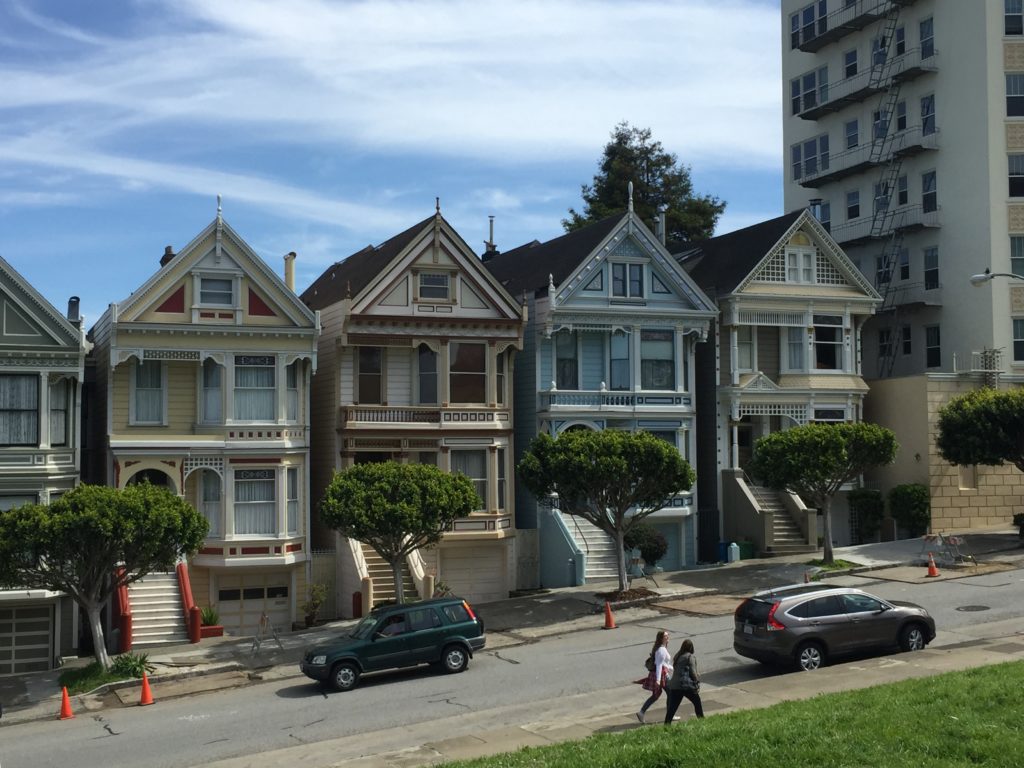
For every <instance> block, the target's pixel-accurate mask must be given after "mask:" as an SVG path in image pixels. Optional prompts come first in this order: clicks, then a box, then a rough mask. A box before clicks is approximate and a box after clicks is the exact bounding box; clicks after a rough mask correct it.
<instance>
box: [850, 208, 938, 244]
mask: <svg viewBox="0 0 1024 768" xmlns="http://www.w3.org/2000/svg"><path fill="white" fill-rule="evenodd" d="M940 213H941V209H936V210H934V211H925V210H924V208H923V207H922V206H920V205H903V206H900V207H898V208H893V209H891V210H889V211H886V212H884V213H879V214H878V216H877V219H878V221H877V222H876V220H875V219H876V217H873V216H863V217H861V218H859V219H854V220H853V221H848V222H846V223H845V224H833V225H832V237H833V238H834V239H835V241H836V242H837V243H839V244H841V245H849V244H852V243H857V242H863V241H865V240H872V239H877V238H883V237H888V236H889V235H891V234H892V233H893V232H894V231H895V230H897V229H903V230H912V229H922V228H929V229H930V228H934V227H941V226H942V220H941V217H940Z"/></svg>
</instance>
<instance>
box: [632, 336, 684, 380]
mask: <svg viewBox="0 0 1024 768" xmlns="http://www.w3.org/2000/svg"><path fill="white" fill-rule="evenodd" d="M640 386H641V388H643V389H675V388H676V356H675V333H674V332H673V331H671V330H649V331H640Z"/></svg>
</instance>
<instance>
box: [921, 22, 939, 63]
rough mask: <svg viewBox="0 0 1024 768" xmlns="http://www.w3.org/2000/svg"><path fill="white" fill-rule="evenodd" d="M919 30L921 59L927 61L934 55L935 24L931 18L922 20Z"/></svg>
mask: <svg viewBox="0 0 1024 768" xmlns="http://www.w3.org/2000/svg"><path fill="white" fill-rule="evenodd" d="M919 29H920V30H921V58H922V59H929V58H931V57H932V56H934V55H935V24H934V21H933V20H932V19H931V17H929V18H927V19H923V20H922V21H921V24H920V26H919Z"/></svg>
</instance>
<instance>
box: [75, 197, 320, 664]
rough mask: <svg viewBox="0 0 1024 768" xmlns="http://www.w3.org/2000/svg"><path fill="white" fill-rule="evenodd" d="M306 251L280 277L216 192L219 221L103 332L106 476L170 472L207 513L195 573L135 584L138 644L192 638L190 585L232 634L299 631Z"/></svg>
mask: <svg viewBox="0 0 1024 768" xmlns="http://www.w3.org/2000/svg"><path fill="white" fill-rule="evenodd" d="M294 257H295V254H288V255H287V256H286V257H285V258H284V270H283V271H284V275H285V276H284V279H282V278H281V277H280V276H278V275H277V274H275V273H274V271H273V270H271V269H270V268H269V267H268V266H267V264H266V263H264V261H263V260H262V259H261V258H260V257H259V256H257V255H256V253H255V252H254V251H253V250H252V248H250V247H249V246H248V245H247V244H246V243H245V241H244V240H242V238H241V237H240V236H239V235H238V234H237V233H236V232H235V231H234V230H233V229H232V228H231V227H230V226H228V224H227V223H226V222H225V221H224V220H223V218H222V217H221V213H220V207H219V204H218V211H217V218H216V219H215V220H214V221H213V222H211V223H210V225H209V226H207V227H206V228H205V229H204V230H203V231H202V232H200V233H199V235H198V236H197V237H196V238H195V239H194V240H192V242H190V243H189V244H188V245H187V246H185V247H184V248H183V249H182V250H181V251H180V252H179V253H177V254H175V253H174V252H173V250H172V249H171V247H170V246H168V247H167V249H166V252H165V253H164V255H163V257H162V258H161V259H160V263H159V269H158V270H157V272H156V273H155V274H154V275H153V276H152V277H150V278H149V279H148V280H147V281H146V282H145V283H143V284H142V285H141V286H139V287H138V288H137V289H136V290H135V291H133V292H132V294H131V295H130V296H128V297H127V298H126V299H125V300H124V301H121V302H119V303H116V304H111V305H110V306H109V308H108V309H107V310H106V312H104V313H103V316H102V317H100V319H99V320H98V321H97V322H96V324H95V325H94V326H93V328H92V330H91V331H90V338H91V340H92V341H93V343H94V345H95V346H94V349H93V351H92V356H93V358H94V368H95V379H96V380H95V394H94V401H95V402H94V405H93V408H94V413H93V414H92V417H91V423H92V425H93V430H94V431H95V438H94V439H95V440H96V445H97V449H98V450H99V451H100V453H101V458H100V459H99V460H98V461H97V462H96V466H95V468H94V471H95V474H96V478H95V479H94V481H95V482H103V483H106V484H108V485H111V486H114V487H117V488H122V487H124V486H126V485H128V484H130V483H135V482H141V481H148V482H150V483H153V484H158V485H163V486H166V487H167V488H169V489H171V490H172V491H173V492H174V493H176V494H179V495H181V496H183V497H184V498H185V499H186V500H187V501H189V502H190V503H191V504H192V505H193V506H194V507H195V508H196V509H197V510H200V511H201V512H202V514H203V515H204V516H205V517H206V519H207V521H208V522H209V525H210V528H209V534H208V536H207V538H206V541H205V542H204V544H203V546H202V548H201V549H200V551H199V552H198V554H196V556H195V557H194V558H193V559H192V561H191V562H190V563H188V568H187V571H185V569H183V568H179V571H184V572H185V577H186V578H184V579H183V582H184V583H181V582H182V577H181V576H179V580H175V579H174V578H172V577H168V578H166V579H161V578H160V577H159V575H156V574H154V575H151V576H147V577H146V578H145V579H144V580H142V581H141V582H138V583H137V584H136V585H133V587H132V590H131V594H130V595H129V601H130V604H131V606H130V607H131V611H132V613H133V615H134V623H133V643H134V644H135V645H140V644H144V643H145V642H150V641H153V642H155V641H166V640H173V639H180V638H181V636H182V633H183V632H184V629H185V625H184V618H183V616H182V615H181V606H182V603H183V602H184V603H188V593H189V592H191V596H192V598H193V599H194V603H195V604H196V605H198V606H199V607H206V606H209V607H212V608H214V609H215V610H216V611H217V612H218V614H219V617H220V623H221V624H222V625H223V626H224V628H225V630H226V631H227V632H229V633H231V634H248V635H254V634H257V632H258V630H259V629H260V626H261V624H263V626H264V627H266V626H268V625H267V624H266V623H265V622H269V625H272V626H273V627H274V628H275V629H278V630H282V629H290V627H291V625H292V622H293V621H294V620H295V619H296V613H297V604H300V603H301V602H302V601H303V600H305V597H306V587H307V560H308V557H309V493H308V489H309V474H308V473H309V398H308V392H309V386H310V380H311V378H312V376H313V373H314V372H315V370H316V344H317V336H318V334H319V318H318V317H317V316H316V314H315V313H314V312H312V311H311V310H309V309H308V308H307V307H306V306H305V305H304V304H303V303H302V302H300V301H299V300H298V297H297V296H296V295H295V292H294V286H293V282H294V271H293V270H294V262H293V259H294ZM162 582H163V583H162ZM183 595H184V599H183ZM121 610H122V611H123V610H124V606H122V607H121ZM264 617H266V618H265V619H264ZM122 647H125V643H124V641H123V639H122Z"/></svg>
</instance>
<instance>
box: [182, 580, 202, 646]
mask: <svg viewBox="0 0 1024 768" xmlns="http://www.w3.org/2000/svg"><path fill="white" fill-rule="evenodd" d="M176 570H177V572H178V590H179V591H180V592H181V607H182V608H184V610H185V629H187V630H188V640H189V642H190V643H198V642H199V639H200V637H201V635H202V632H201V630H200V626H201V625H202V619H201V618H200V616H201V612H200V610H199V606H197V605H196V602H195V600H193V599H192V582H190V581H189V578H188V566H187V565H185V563H178V567H177V569H176Z"/></svg>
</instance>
